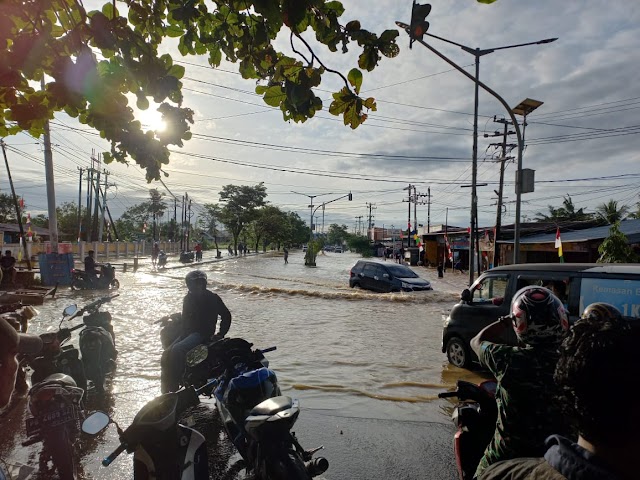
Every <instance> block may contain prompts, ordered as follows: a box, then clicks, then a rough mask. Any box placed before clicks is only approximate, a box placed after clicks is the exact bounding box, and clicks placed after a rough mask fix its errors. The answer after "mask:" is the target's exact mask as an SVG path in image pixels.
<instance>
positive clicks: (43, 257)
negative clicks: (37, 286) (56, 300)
mask: <svg viewBox="0 0 640 480" xmlns="http://www.w3.org/2000/svg"><path fill="white" fill-rule="evenodd" d="M38 262H39V264H40V278H41V279H42V284H43V285H45V286H50V287H53V286H55V285H71V280H73V276H72V275H71V271H72V270H73V265H74V264H73V254H72V253H41V254H40V255H38Z"/></svg>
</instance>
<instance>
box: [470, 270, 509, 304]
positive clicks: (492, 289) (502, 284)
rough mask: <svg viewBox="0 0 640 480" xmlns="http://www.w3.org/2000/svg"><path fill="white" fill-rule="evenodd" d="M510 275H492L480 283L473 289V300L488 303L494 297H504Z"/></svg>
mask: <svg viewBox="0 0 640 480" xmlns="http://www.w3.org/2000/svg"><path fill="white" fill-rule="evenodd" d="M508 283H509V277H508V276H507V275H504V276H490V277H487V278H485V279H484V280H483V281H482V282H480V283H478V284H477V285H476V286H475V287H474V290H473V302H478V303H486V302H489V301H492V300H494V299H498V300H502V299H504V296H505V292H506V291H507V284H508Z"/></svg>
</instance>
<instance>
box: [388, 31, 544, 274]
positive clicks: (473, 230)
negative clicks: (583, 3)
mask: <svg viewBox="0 0 640 480" xmlns="http://www.w3.org/2000/svg"><path fill="white" fill-rule="evenodd" d="M396 25H398V26H399V27H401V28H404V29H405V31H406V32H407V33H408V34H409V35H410V36H411V31H410V28H409V25H407V24H406V23H402V22H396ZM424 35H427V36H429V37H433V38H436V39H438V40H441V41H443V42H446V43H450V44H452V45H456V46H458V47H460V48H461V49H462V50H464V51H465V52H467V53H470V54H471V55H473V56H474V57H475V67H476V68H475V76H471V75H470V74H469V73H468V72H467V71H466V70H464V69H463V68H462V67H460V66H459V65H457V64H456V63H454V62H453V61H451V60H450V59H449V58H447V57H446V56H445V55H443V54H442V53H440V52H438V51H437V50H436V49H435V48H434V47H432V46H431V45H429V44H427V43H426V42H424V41H423V40H422V39H421V38H413V37H412V40H413V41H415V42H418V43H420V44H421V45H423V46H425V47H427V48H428V49H429V50H431V51H432V52H433V53H435V54H436V55H437V56H439V57H440V58H442V59H443V60H444V61H445V62H447V63H448V64H449V65H451V66H452V67H454V68H455V69H456V70H458V71H459V72H461V73H462V74H464V75H465V76H466V77H467V78H469V79H471V80H473V82H474V83H475V95H474V112H473V156H472V170H471V172H472V183H473V186H472V191H471V222H470V238H469V240H470V241H469V284H471V283H473V280H474V262H473V257H474V252H473V249H474V240H475V237H476V236H477V222H478V219H477V191H476V181H477V166H478V93H479V87H482V88H483V89H484V90H485V91H487V92H488V93H490V94H491V95H493V96H494V97H495V98H496V99H497V100H498V101H499V102H500V103H501V104H502V105H503V106H504V107H505V109H506V110H507V112H509V116H510V117H511V120H512V121H513V123H514V126H515V130H516V135H517V137H518V171H517V174H516V220H515V223H514V254H513V263H518V262H519V260H520V255H519V248H517V249H516V248H515V245H518V247H519V244H520V203H521V196H520V195H521V190H522V188H521V185H519V183H521V181H522V151H523V140H522V135H521V134H520V128H519V126H518V125H517V121H516V120H515V116H514V114H513V112H512V111H511V108H510V107H509V105H508V104H507V103H506V102H505V101H504V99H503V98H502V97H500V96H499V95H498V94H497V93H496V92H494V91H493V90H492V89H490V88H489V87H487V86H486V85H485V84H483V83H482V82H481V81H480V57H482V56H484V55H487V54H489V53H493V52H495V51H496V50H506V49H508V48H517V47H524V46H528V45H540V44H544V43H551V42H554V41H556V40H557V38H546V39H544V40H538V41H536V42H527V43H519V44H515V45H506V46H503V47H495V48H487V49H480V48H471V47H467V46H466V45H462V44H460V43H457V42H454V41H452V40H449V39H446V38H443V37H440V36H438V35H433V34H431V33H426V32H425V33H424ZM478 268H480V265H478Z"/></svg>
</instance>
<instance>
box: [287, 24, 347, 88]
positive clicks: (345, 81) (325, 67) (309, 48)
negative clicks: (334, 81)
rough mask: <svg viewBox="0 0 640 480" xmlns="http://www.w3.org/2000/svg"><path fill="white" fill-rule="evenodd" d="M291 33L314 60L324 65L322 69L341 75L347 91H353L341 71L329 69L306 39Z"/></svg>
mask: <svg viewBox="0 0 640 480" xmlns="http://www.w3.org/2000/svg"><path fill="white" fill-rule="evenodd" d="M291 33H292V34H293V35H295V36H296V37H298V39H299V40H300V41H301V42H302V43H304V44H305V45H306V47H307V49H308V50H309V51H310V52H311V55H313V58H315V59H316V60H318V63H319V64H320V65H322V68H324V69H325V70H326V71H327V72H331V73H335V74H336V75H339V76H340V77H341V78H342V80H343V81H344V84H345V86H346V87H347V90H349V91H351V87H349V82H348V81H347V78H346V77H345V76H344V75H343V74H342V73H340V72H339V71H337V70H332V69H330V68H328V67H327V66H326V65H325V64H324V63H322V60H320V58H319V57H318V56H317V55H316V54H315V53H314V52H313V50H312V49H311V46H309V44H308V43H307V42H306V41H305V39H304V38H302V37H301V36H300V34H299V33H293V32H291ZM302 58H304V57H302Z"/></svg>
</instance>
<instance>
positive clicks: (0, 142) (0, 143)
mask: <svg viewBox="0 0 640 480" xmlns="http://www.w3.org/2000/svg"><path fill="white" fill-rule="evenodd" d="M0 146H1V147H2V155H3V156H4V164H5V165H6V166H7V177H8V179H9V186H10V187H11V195H12V196H13V204H14V206H15V208H16V217H17V218H18V228H19V229H20V240H21V241H22V248H24V257H25V260H26V261H27V267H28V268H29V270H31V258H29V251H28V250H27V242H26V241H25V238H24V229H23V228H22V212H21V211H20V205H19V204H18V197H16V189H15V188H14V187H13V179H12V178H11V170H10V169H9V160H7V151H6V150H5V143H4V141H3V140H2V139H0Z"/></svg>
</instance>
